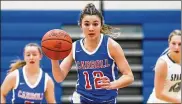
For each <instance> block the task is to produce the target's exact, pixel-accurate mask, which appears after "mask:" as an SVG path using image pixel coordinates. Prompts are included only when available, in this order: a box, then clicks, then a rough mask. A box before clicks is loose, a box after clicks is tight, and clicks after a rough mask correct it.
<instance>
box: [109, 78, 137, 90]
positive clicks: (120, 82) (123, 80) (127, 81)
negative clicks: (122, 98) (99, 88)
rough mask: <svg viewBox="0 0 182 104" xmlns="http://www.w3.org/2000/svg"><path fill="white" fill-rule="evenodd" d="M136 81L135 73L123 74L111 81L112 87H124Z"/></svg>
mask: <svg viewBox="0 0 182 104" xmlns="http://www.w3.org/2000/svg"><path fill="white" fill-rule="evenodd" d="M133 81H134V77H133V75H122V76H121V77H120V78H119V79H118V80H115V81H113V82H111V84H112V86H113V87H112V89H117V88H123V87H126V86H128V85H130V84H131V83H132V82H133Z"/></svg>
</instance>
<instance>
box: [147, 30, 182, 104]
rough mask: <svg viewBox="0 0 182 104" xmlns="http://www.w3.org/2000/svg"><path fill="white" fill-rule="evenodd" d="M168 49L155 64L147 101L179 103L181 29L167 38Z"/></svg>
mask: <svg viewBox="0 0 182 104" xmlns="http://www.w3.org/2000/svg"><path fill="white" fill-rule="evenodd" d="M168 42H169V51H168V52H167V53H166V54H164V55H162V56H161V57H160V58H159V59H158V61H157V63H156V66H155V81H154V90H153V92H152V94H151V95H150V97H149V100H148V103H181V30H174V31H173V32H172V33H171V34H170V35H169V38H168Z"/></svg>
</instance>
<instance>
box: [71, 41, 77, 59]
mask: <svg viewBox="0 0 182 104" xmlns="http://www.w3.org/2000/svg"><path fill="white" fill-rule="evenodd" d="M72 47H73V59H74V60H75V49H76V42H74V43H73V45H72Z"/></svg>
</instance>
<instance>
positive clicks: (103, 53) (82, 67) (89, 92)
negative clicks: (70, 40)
mask: <svg viewBox="0 0 182 104" xmlns="http://www.w3.org/2000/svg"><path fill="white" fill-rule="evenodd" d="M108 38H109V37H108V36H107V35H103V34H101V38H100V42H99V44H98V46H97V48H96V49H95V50H94V51H93V52H89V51H87V50H86V49H85V48H84V45H83V39H81V40H78V41H76V42H75V43H74V46H73V50H74V53H73V58H74V59H75V62H76V66H77V69H78V70H77V72H78V80H77V85H76V92H77V93H79V94H80V95H81V96H83V97H85V98H86V99H89V100H90V101H95V102H105V101H109V100H113V99H115V98H116V96H117V89H114V90H106V89H102V88H100V83H101V81H100V77H103V76H107V77H108V78H109V79H110V81H113V80H116V78H117V77H118V69H117V66H116V63H115V62H114V60H113V59H112V57H111V56H110V54H109V50H108Z"/></svg>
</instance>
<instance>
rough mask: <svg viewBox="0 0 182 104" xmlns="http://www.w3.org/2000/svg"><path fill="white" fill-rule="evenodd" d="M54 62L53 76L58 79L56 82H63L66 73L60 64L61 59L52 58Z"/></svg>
mask: <svg viewBox="0 0 182 104" xmlns="http://www.w3.org/2000/svg"><path fill="white" fill-rule="evenodd" d="M51 63H52V73H53V77H54V79H55V80H56V82H58V83H59V82H62V81H63V80H64V78H65V77H64V75H63V73H62V71H61V68H60V66H59V61H58V60H51Z"/></svg>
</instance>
